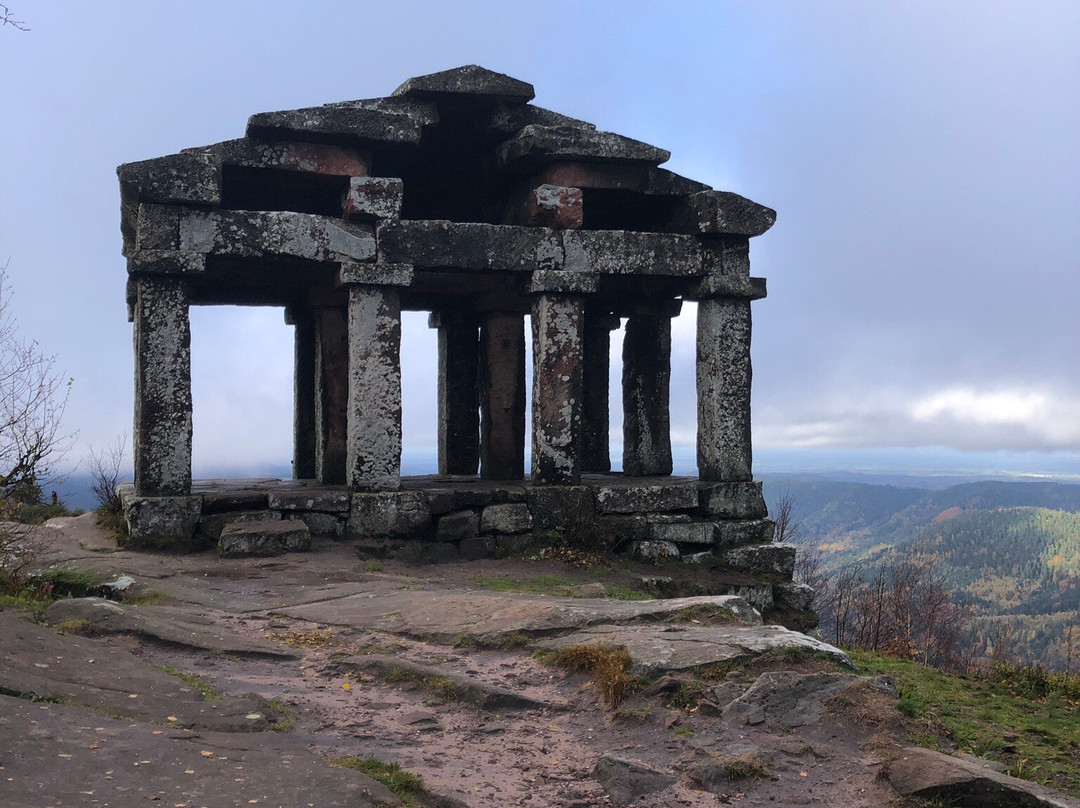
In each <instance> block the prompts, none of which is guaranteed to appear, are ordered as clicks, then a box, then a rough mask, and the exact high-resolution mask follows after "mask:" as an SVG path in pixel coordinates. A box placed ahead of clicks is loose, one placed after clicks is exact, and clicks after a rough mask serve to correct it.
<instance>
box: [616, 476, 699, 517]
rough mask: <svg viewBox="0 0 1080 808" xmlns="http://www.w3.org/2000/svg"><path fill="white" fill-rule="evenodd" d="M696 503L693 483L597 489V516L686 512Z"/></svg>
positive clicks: (695, 486) (651, 484)
mask: <svg viewBox="0 0 1080 808" xmlns="http://www.w3.org/2000/svg"><path fill="white" fill-rule="evenodd" d="M697 504H698V493H697V482H696V481H689V480H688V481H687V482H663V483H646V482H642V483H641V484H640V485H601V486H597V488H596V509H597V511H598V512H599V513H648V512H660V511H689V510H693V509H694V508H696V507H697Z"/></svg>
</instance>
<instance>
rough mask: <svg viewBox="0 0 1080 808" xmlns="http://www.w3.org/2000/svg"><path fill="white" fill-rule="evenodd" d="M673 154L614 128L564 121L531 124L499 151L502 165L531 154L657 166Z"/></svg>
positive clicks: (550, 158)
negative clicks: (550, 123) (601, 128)
mask: <svg viewBox="0 0 1080 808" xmlns="http://www.w3.org/2000/svg"><path fill="white" fill-rule="evenodd" d="M670 157H671V152H669V151H666V150H664V149H658V148H657V147H656V146H650V145H649V144H648V143H642V142H641V141H640V140H634V139H632V138H628V137H623V136H622V135H617V134H615V133H614V132H601V131H598V130H596V129H592V128H584V127H577V126H565V125H564V126H540V125H536V124H530V125H529V126H526V127H524V128H522V129H521V130H520V131H519V132H518V133H517V134H516V135H514V137H512V138H510V139H509V140H507V141H506V142H505V143H503V144H502V145H501V146H500V147H499V151H498V159H499V163H500V164H501V165H509V164H511V163H514V162H517V161H518V160H522V159H524V158H529V159H532V160H544V161H553V160H557V161H564V160H585V161H594V160H612V161H617V162H626V163H646V164H648V165H652V166H657V165H660V164H661V163H666V162H667V161H668V159H670Z"/></svg>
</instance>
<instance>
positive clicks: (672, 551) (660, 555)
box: [629, 539, 679, 561]
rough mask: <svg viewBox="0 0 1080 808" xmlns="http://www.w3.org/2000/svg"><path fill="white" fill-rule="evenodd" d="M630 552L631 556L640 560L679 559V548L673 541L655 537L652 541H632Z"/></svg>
mask: <svg viewBox="0 0 1080 808" xmlns="http://www.w3.org/2000/svg"><path fill="white" fill-rule="evenodd" d="M629 553H630V557H631V558H635V559H637V560H638V561H678V560H679V548H678V546H677V545H676V544H675V543H674V542H671V541H665V540H663V539H653V540H651V541H635V542H631V543H630V548H629Z"/></svg>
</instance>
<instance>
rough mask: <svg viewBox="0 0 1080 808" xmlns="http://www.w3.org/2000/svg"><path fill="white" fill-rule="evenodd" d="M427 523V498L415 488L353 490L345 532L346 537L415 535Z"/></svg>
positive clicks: (421, 531) (424, 528) (428, 522)
mask: <svg viewBox="0 0 1080 808" xmlns="http://www.w3.org/2000/svg"><path fill="white" fill-rule="evenodd" d="M430 526H431V511H430V510H429V509H428V504H427V498H426V497H425V496H424V495H423V494H421V493H420V492H419V491H382V492H377V493H363V494H361V493H356V494H353V495H352V510H350V511H349V521H348V524H347V525H346V527H345V533H346V535H347V536H349V537H350V538H366V537H371V536H419V535H423V534H424V533H426V532H427V531H428V529H429V528H430Z"/></svg>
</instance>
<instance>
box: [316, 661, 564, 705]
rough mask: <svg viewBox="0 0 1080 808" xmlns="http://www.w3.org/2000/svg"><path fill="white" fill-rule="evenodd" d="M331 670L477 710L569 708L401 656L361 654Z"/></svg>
mask: <svg viewBox="0 0 1080 808" xmlns="http://www.w3.org/2000/svg"><path fill="white" fill-rule="evenodd" d="M331 667H332V668H333V669H334V670H336V671H338V672H350V673H351V672H363V673H368V674H373V675H375V676H382V677H385V678H388V679H390V680H398V681H410V680H411V681H414V682H416V683H417V684H418V685H421V686H423V687H432V686H437V687H438V689H439V692H440V694H442V695H445V696H447V697H448V698H450V699H453V700H454V701H460V702H464V703H466V704H471V705H473V706H474V707H479V708H480V709H481V710H544V709H553V710H566V709H569V705H567V704H564V703H547V702H542V701H537V700H536V699H532V698H529V697H528V696H525V695H522V694H520V693H515V692H514V691H512V690H507V689H506V688H504V687H499V686H498V685H492V684H488V683H487V682H482V681H480V680H479V679H474V678H472V677H471V676H465V675H462V674H460V673H452V672H449V671H447V670H446V669H445V668H439V667H434V666H432V665H421V664H419V663H417V662H411V661H409V660H407V659H402V658H401V657H393V656H383V655H382V654H365V655H359V656H352V657H348V658H346V659H340V660H336V661H335V662H333V663H331Z"/></svg>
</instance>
